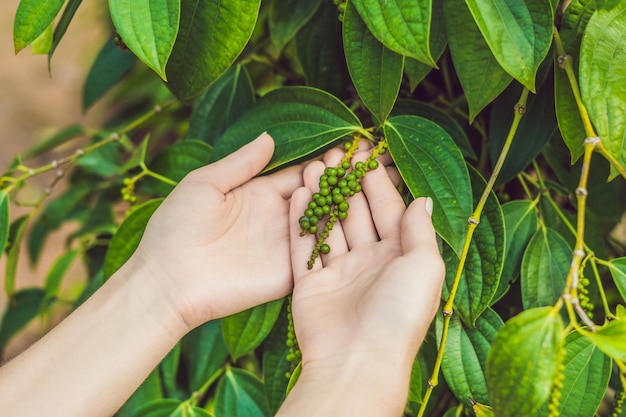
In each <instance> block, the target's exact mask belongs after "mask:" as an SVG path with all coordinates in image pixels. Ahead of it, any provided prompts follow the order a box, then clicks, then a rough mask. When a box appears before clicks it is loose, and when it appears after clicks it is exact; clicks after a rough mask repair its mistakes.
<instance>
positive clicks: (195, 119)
mask: <svg viewBox="0 0 626 417" xmlns="http://www.w3.org/2000/svg"><path fill="white" fill-rule="evenodd" d="M253 104H254V87H253V86H252V81H251V80H250V76H249V75H248V71H246V67H244V66H242V65H236V66H234V67H232V68H230V69H229V70H228V71H226V72H225V73H224V75H222V76H221V77H220V78H218V79H217V81H215V82H214V83H213V84H211V86H210V87H209V88H207V89H206V91H205V92H204V93H202V95H201V96H200V97H199V98H198V101H196V103H195V104H194V106H193V112H192V113H191V118H190V119H189V131H188V133H187V137H188V138H191V139H200V140H202V141H204V142H207V143H209V144H213V143H214V142H215V140H216V139H217V138H219V137H220V136H221V135H222V134H223V133H224V132H225V131H226V129H228V127H229V126H230V125H232V124H233V123H234V122H235V121H236V120H237V119H238V118H239V117H241V115H242V114H244V113H245V112H246V111H247V110H248V109H249V108H250V107H252V105H253Z"/></svg>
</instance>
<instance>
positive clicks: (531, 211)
mask: <svg viewBox="0 0 626 417" xmlns="http://www.w3.org/2000/svg"><path fill="white" fill-rule="evenodd" d="M535 206H536V205H535V204H533V203H532V202H531V201H527V200H515V201H510V202H508V203H506V204H504V205H503V206H502V214H503V215H504V230H505V231H506V239H505V242H506V249H505V252H504V253H505V254H504V265H503V267H502V276H501V277H500V284H499V285H498V290H497V291H496V295H495V296H494V297H493V298H494V299H493V300H492V301H491V303H492V304H493V303H494V302H495V301H497V300H499V299H500V298H502V296H503V295H504V294H505V293H506V292H507V291H508V289H509V285H510V284H511V283H512V282H513V281H515V280H516V279H517V277H518V276H519V274H520V267H521V265H522V256H523V255H524V251H525V250H526V246H527V245H528V242H530V239H531V237H532V236H533V235H534V234H535V232H536V231H537V209H536V208H535Z"/></svg>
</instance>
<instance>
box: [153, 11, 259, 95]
mask: <svg viewBox="0 0 626 417" xmlns="http://www.w3.org/2000/svg"><path fill="white" fill-rule="evenodd" d="M260 3H261V1H260V0H208V1H200V0H191V1H184V2H182V3H181V13H180V27H179V30H178V38H177V39H176V43H175V45H174V49H173V50H172V54H171V56H170V59H169V62H168V64H167V68H166V71H165V72H166V73H167V78H168V81H169V82H168V87H169V88H170V90H172V92H173V93H174V94H175V95H176V96H177V97H178V98H179V99H181V100H183V101H189V100H191V99H192V98H194V97H196V96H197V95H199V94H200V93H201V92H202V91H203V90H204V89H205V88H207V87H208V86H209V85H210V84H211V83H213V81H215V80H217V79H218V78H219V77H220V75H222V74H223V73H224V72H225V71H226V70H227V69H228V68H230V66H231V65H232V64H233V62H235V59H237V57H238V56H239V54H241V52H242V51H243V48H244V47H245V46H246V44H247V43H248V40H249V39H250V36H251V35H252V30H253V29H254V26H255V24H256V20H257V15H258V13H259V6H260Z"/></svg>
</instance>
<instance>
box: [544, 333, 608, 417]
mask: <svg viewBox="0 0 626 417" xmlns="http://www.w3.org/2000/svg"><path fill="white" fill-rule="evenodd" d="M564 349H565V356H564V358H563V362H562V363H563V365H565V371H564V372H563V375H564V378H563V385H562V387H561V389H560V392H561V401H560V402H559V405H558V408H557V410H558V414H557V415H559V416H560V417H578V416H594V415H596V411H597V410H598V407H599V406H600V403H601V402H602V399H603V398H604V395H605V392H606V389H607V385H608V383H609V377H610V376H611V359H609V357H608V356H606V355H605V354H604V353H602V351H601V350H600V349H598V348H597V347H596V346H595V345H594V344H593V343H592V342H591V341H590V340H589V339H587V338H585V337H584V336H583V335H581V334H580V333H578V332H572V333H570V334H568V335H567V339H566V341H565V346H564ZM549 402H550V400H548V401H546V403H544V406H543V407H542V408H541V410H540V411H539V413H537V416H547V415H548V414H549V413H548V403H549Z"/></svg>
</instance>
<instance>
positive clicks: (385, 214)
mask: <svg viewBox="0 0 626 417" xmlns="http://www.w3.org/2000/svg"><path fill="white" fill-rule="evenodd" d="M362 184H363V192H364V193H365V196H366V197H367V201H368V203H369V206H370V210H371V212H372V219H373V220H374V225H375V227H376V231H377V232H378V236H379V237H380V239H381V240H384V239H400V220H401V219H402V214H404V212H405V210H406V206H405V204H404V201H403V200H402V197H401V196H400V193H398V190H396V187H395V185H394V184H393V181H392V180H391V178H389V175H387V171H386V170H385V169H383V168H382V167H380V166H379V167H378V168H376V169H373V170H370V171H368V173H367V175H366V176H365V178H364V179H363V182H362Z"/></svg>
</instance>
